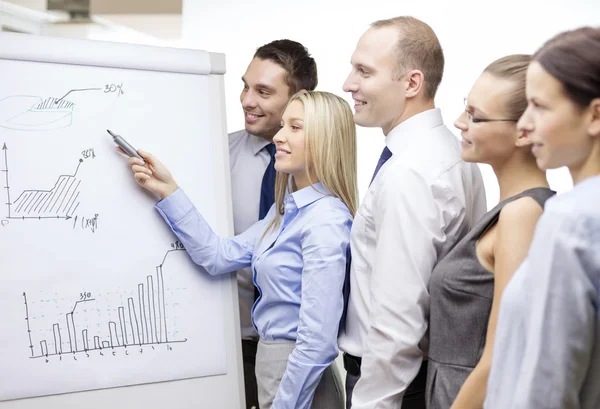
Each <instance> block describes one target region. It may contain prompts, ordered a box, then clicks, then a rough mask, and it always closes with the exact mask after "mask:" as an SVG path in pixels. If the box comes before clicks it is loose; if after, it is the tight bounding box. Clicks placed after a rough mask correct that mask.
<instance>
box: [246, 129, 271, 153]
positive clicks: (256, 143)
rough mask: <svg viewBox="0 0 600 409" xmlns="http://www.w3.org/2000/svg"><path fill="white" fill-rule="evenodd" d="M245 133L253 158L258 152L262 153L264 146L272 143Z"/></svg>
mask: <svg viewBox="0 0 600 409" xmlns="http://www.w3.org/2000/svg"><path fill="white" fill-rule="evenodd" d="M246 133H247V134H248V140H249V142H250V145H251V147H252V153H253V154H254V156H256V155H258V152H260V151H262V150H263V149H264V147H265V146H267V145H268V144H270V143H272V142H270V141H268V140H266V139H265V138H261V137H260V136H256V135H252V134H251V133H249V132H246Z"/></svg>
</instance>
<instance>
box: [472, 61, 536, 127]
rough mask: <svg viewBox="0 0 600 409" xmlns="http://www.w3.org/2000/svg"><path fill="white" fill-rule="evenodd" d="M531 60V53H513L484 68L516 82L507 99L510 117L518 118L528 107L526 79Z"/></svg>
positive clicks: (495, 74) (494, 74)
mask: <svg viewBox="0 0 600 409" xmlns="http://www.w3.org/2000/svg"><path fill="white" fill-rule="evenodd" d="M530 62H531V55H529V54H512V55H507V56H506V57H502V58H499V59H497V60H496V61H494V62H492V63H491V64H490V65H488V66H487V67H486V68H485V70H483V72H487V73H489V74H492V75H493V76H494V77H496V78H501V79H505V80H508V81H512V82H513V83H514V84H515V85H514V88H513V90H512V91H511V92H510V93H509V94H508V95H507V97H508V98H507V101H506V110H507V114H508V117H509V118H510V119H514V120H518V119H519V118H520V117H521V115H523V112H525V108H527V96H526V95H525V82H526V81H525V79H526V76H527V67H529V63H530Z"/></svg>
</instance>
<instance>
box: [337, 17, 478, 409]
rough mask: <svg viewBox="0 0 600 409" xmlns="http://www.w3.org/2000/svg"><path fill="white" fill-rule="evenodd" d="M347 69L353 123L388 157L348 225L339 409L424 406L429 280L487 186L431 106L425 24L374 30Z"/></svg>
mask: <svg viewBox="0 0 600 409" xmlns="http://www.w3.org/2000/svg"><path fill="white" fill-rule="evenodd" d="M351 64H352V71H351V73H350V75H349V76H348V78H347V80H346V82H345V83H344V91H346V92H351V93H352V98H353V99H354V103H355V104H354V108H355V111H356V112H355V115H354V120H355V122H356V124H357V125H361V126H368V127H380V128H381V129H382V130H383V134H384V135H385V143H386V148H385V149H384V152H383V153H382V156H381V158H380V160H379V163H378V164H377V167H376V170H375V174H374V175H373V180H372V182H371V185H370V187H369V189H368V191H367V193H366V195H365V197H364V198H363V201H362V203H361V206H360V208H359V210H358V212H357V214H356V217H355V219H354V224H353V226H352V235H351V250H352V266H351V273H350V298H349V303H348V311H347V315H346V322H345V326H344V330H343V331H342V332H341V334H340V338H339V345H340V349H341V350H342V351H344V352H345V354H344V366H345V367H346V370H347V378H346V390H347V406H348V408H350V407H352V408H353V409H398V408H403V409H407V408H409V409H412V408H419V409H420V408H425V396H424V395H425V380H426V374H427V361H426V359H427V337H426V334H427V326H428V316H429V293H428V285H429V277H430V275H431V271H432V270H433V267H434V266H435V264H436V263H437V261H438V260H439V259H440V258H441V257H443V256H444V255H445V254H446V253H447V252H448V251H449V250H450V249H451V248H452V246H453V245H454V244H455V243H456V242H457V241H458V240H459V239H460V238H461V237H463V236H464V235H465V234H466V233H467V231H468V230H469V229H470V228H471V226H472V225H473V223H474V222H476V221H477V219H478V218H479V217H481V216H482V215H483V214H484V213H485V211H486V204H485V192H484V187H483V180H482V178H481V174H480V172H479V169H478V168H477V166H476V165H474V164H467V163H464V162H463V161H461V158H460V146H459V143H458V140H457V138H456V137H455V136H454V135H453V134H452V133H451V132H450V130H449V129H448V128H447V127H446V126H444V124H443V122H442V116H441V113H440V110H439V109H436V108H435V104H434V97H435V93H436V91H437V88H438V85H439V84H440V82H441V79H442V74H443V69H444V55H443V52H442V48H441V46H440V43H439V41H438V39H437V37H436V35H435V33H434V32H433V30H432V29H431V28H430V27H429V26H428V25H427V24H425V23H423V22H422V21H419V20H417V19H414V18H411V17H397V18H393V19H389V20H382V21H377V22H375V23H373V24H372V26H371V28H370V29H369V30H367V32H365V33H364V34H363V36H362V37H361V38H360V40H359V41H358V44H357V46H356V50H355V51H354V54H353V55H352V58H351ZM457 101H458V99H457Z"/></svg>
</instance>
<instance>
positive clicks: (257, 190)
mask: <svg viewBox="0 0 600 409" xmlns="http://www.w3.org/2000/svg"><path fill="white" fill-rule="evenodd" d="M242 82H243V84H244V88H243V90H242V93H241V95H240V102H241V103H242V108H243V110H244V117H245V129H244V130H241V131H237V132H233V133H231V134H229V158H230V159H229V160H230V168H231V188H232V198H233V219H234V230H235V234H236V235H237V234H240V233H242V232H244V231H246V230H247V229H248V228H249V227H250V226H252V225H253V224H254V223H256V222H257V221H258V220H259V218H262V217H264V215H265V214H266V210H268V209H269V208H270V207H271V204H272V203H273V200H274V189H275V187H274V183H275V177H274V175H275V170H274V168H273V164H274V161H275V159H274V157H273V154H274V151H275V150H274V144H273V142H272V140H273V136H275V134H276V133H277V131H279V128H280V124H281V115H282V113H283V109H284V108H285V106H286V104H287V103H288V101H289V99H290V97H291V96H292V95H294V94H295V93H296V92H298V91H300V90H303V89H305V90H308V91H312V90H313V89H314V88H315V87H316V86H317V66H316V64H315V61H314V59H313V58H311V57H310V55H309V53H308V50H307V49H306V48H305V47H304V46H303V45H302V44H300V43H297V42H295V41H291V40H276V41H273V42H271V43H269V44H265V45H263V46H262V47H260V48H258V49H257V50H256V53H255V54H254V57H253V58H252V61H250V64H249V65H248V68H247V70H246V73H245V74H244V76H243V77H242ZM265 209H266V210H265ZM237 277H238V292H239V304H240V322H241V333H242V354H243V358H244V386H245V390H246V407H247V408H248V409H250V408H252V407H255V408H258V397H257V391H256V376H255V374H254V362H255V360H256V343H257V341H258V334H257V333H256V331H255V330H254V326H253V325H252V318H251V312H252V306H253V305H254V300H255V287H254V283H253V280H252V271H251V270H250V268H246V269H243V270H238V272H237Z"/></svg>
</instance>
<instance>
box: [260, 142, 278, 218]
mask: <svg viewBox="0 0 600 409" xmlns="http://www.w3.org/2000/svg"><path fill="white" fill-rule="evenodd" d="M264 149H266V150H267V152H269V155H270V156H271V161H270V162H269V165H268V166H267V169H265V173H264V175H263V178H262V184H261V186H260V207H259V208H258V219H259V220H262V219H263V218H264V217H265V216H266V215H267V213H268V212H269V209H270V208H271V206H272V205H273V203H274V202H275V175H276V173H277V172H276V171H275V150H276V149H275V144H274V143H270V144H268V145H267V146H265V147H264Z"/></svg>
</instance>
